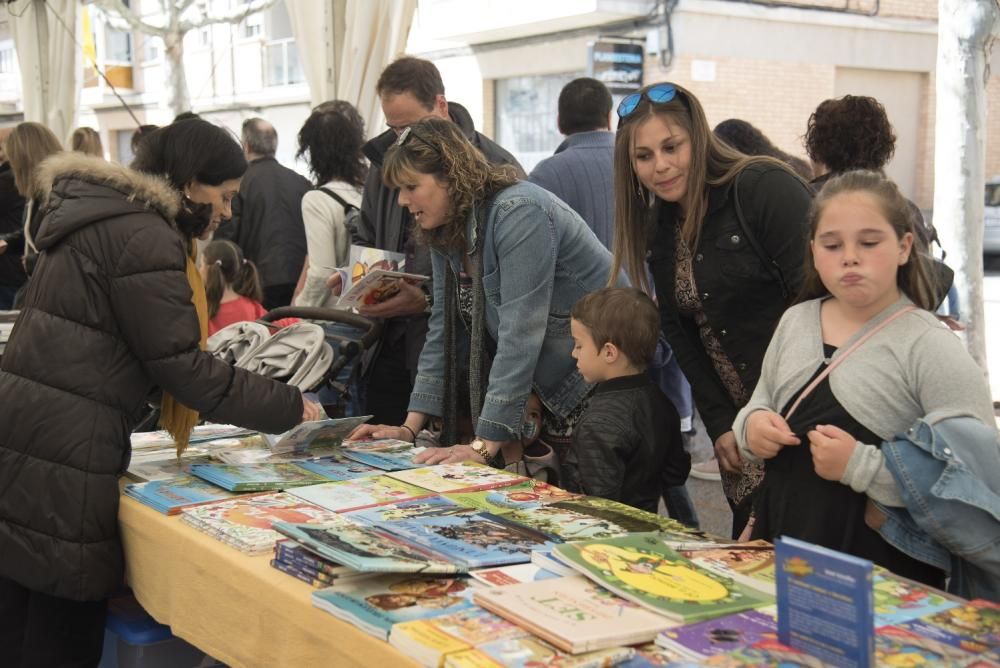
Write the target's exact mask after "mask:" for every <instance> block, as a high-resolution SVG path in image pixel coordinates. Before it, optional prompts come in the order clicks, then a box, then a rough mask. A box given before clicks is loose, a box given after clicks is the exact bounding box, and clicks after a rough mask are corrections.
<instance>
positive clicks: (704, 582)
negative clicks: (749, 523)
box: [552, 533, 774, 623]
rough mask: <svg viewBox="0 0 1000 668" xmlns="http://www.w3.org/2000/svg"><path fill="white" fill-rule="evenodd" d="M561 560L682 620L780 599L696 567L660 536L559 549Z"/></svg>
mask: <svg viewBox="0 0 1000 668" xmlns="http://www.w3.org/2000/svg"><path fill="white" fill-rule="evenodd" d="M552 554H553V555H555V556H556V558H558V559H559V560H560V561H562V562H563V563H565V564H566V565H567V566H570V567H572V568H574V569H576V570H577V571H579V572H581V573H583V574H584V575H586V576H587V577H588V578H590V579H591V580H593V581H594V582H596V583H598V584H599V585H601V586H603V587H605V588H607V589H610V590H611V591H613V592H614V593H616V594H618V595H619V596H621V597H622V598H626V599H628V600H630V601H634V602H635V603H638V604H639V605H642V606H644V607H646V608H648V609H650V610H652V611H653V612H657V613H659V614H661V615H663V616H664V617H668V618H670V619H673V620H676V621H679V622H685V623H690V622H697V621H701V620H704V619H711V618H714V617H721V616H722V615H728V614H731V613H734V612H741V611H743V610H749V609H751V608H757V607H760V606H762V605H769V604H772V603H774V598H773V597H771V596H768V595H767V594H763V593H761V592H757V591H754V590H753V589H751V588H750V587H746V586H744V585H742V584H740V583H738V582H735V581H734V580H733V579H732V578H728V577H725V576H723V575H720V574H718V573H713V572H711V571H708V570H705V569H703V568H700V567H699V566H696V565H695V564H693V563H691V562H690V561H688V560H687V559H685V558H684V557H682V556H681V555H680V554H678V553H677V552H675V551H674V550H672V549H670V548H669V547H667V545H666V544H665V543H664V542H663V540H662V539H661V538H660V534H657V533H635V534H629V535H627V536H619V537H617V538H605V539H599V540H590V541H581V542H576V543H565V544H563V545H556V546H555V547H554V548H553V549H552Z"/></svg>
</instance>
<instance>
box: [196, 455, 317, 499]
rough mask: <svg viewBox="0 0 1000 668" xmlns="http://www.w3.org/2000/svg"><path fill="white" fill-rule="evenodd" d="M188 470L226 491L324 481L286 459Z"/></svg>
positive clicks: (249, 490) (206, 465)
mask: <svg viewBox="0 0 1000 668" xmlns="http://www.w3.org/2000/svg"><path fill="white" fill-rule="evenodd" d="M191 474H192V475H196V476H198V477H199V478H201V479H203V480H207V481H208V482H210V483H212V484H214V485H218V486H219V487H221V488H223V489H227V490H229V491H230V492H265V491H274V490H280V489H290V488H292V487H301V486H303V485H315V484H316V483H319V482H325V481H326V478H324V477H323V476H321V475H319V474H317V473H313V472H312V471H307V470H306V469H304V468H302V467H301V466H298V465H297V464H292V463H288V462H281V463H277V464H194V465H192V466H191Z"/></svg>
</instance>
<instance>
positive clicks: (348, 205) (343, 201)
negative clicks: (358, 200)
mask: <svg viewBox="0 0 1000 668" xmlns="http://www.w3.org/2000/svg"><path fill="white" fill-rule="evenodd" d="M316 190H319V191H321V192H323V193H326V194H327V195H329V196H330V197H332V198H333V199H335V200H337V202H339V203H340V206H342V207H344V213H350V212H351V210H352V209H357V208H358V207H356V206H354V205H353V204H351V203H350V202H348V201H347V200H346V199H344V198H343V197H341V196H340V195H338V194H337V193H335V192H333V191H332V190H330V189H329V188H327V187H326V186H320V187H319V188H316Z"/></svg>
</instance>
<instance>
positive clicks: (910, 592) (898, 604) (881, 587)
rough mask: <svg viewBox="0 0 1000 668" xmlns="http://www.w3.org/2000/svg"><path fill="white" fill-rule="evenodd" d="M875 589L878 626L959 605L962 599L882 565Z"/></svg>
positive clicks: (875, 578)
mask: <svg viewBox="0 0 1000 668" xmlns="http://www.w3.org/2000/svg"><path fill="white" fill-rule="evenodd" d="M872 589H873V591H874V595H875V628H878V627H880V626H892V625H895V624H902V623H903V622H908V621H911V620H914V619H917V618H918V617H924V616H925V615H931V614H934V613H936V612H943V611H945V610H949V609H951V608H954V607H955V606H957V605H958V604H959V601H958V600H956V599H954V598H953V597H952V596H951V595H949V594H946V593H944V592H943V591H940V590H938V589H935V588H933V587H930V586H928V585H925V584H921V583H919V582H914V581H913V580H907V579H906V578H904V577H901V576H899V575H896V574H895V573H890V572H889V571H887V570H885V569H884V568H879V567H876V568H875V577H874V578H873V582H872Z"/></svg>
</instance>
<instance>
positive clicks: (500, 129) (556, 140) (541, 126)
mask: <svg viewBox="0 0 1000 668" xmlns="http://www.w3.org/2000/svg"><path fill="white" fill-rule="evenodd" d="M582 76H584V74H583V72H567V73H565V74H547V75H541V76H529V77H513V78H511V79H498V80H497V81H496V128H497V130H496V135H497V143H499V144H500V145H501V146H503V147H504V148H506V149H507V150H508V151H510V152H511V153H513V154H514V157H515V158H517V160H518V162H520V163H521V166H522V167H524V169H525V171H528V172H530V171H531V170H532V168H534V166H535V165H536V164H538V163H539V162H540V161H541V160H542V159H544V158H547V157H549V156H550V155H552V152H553V151H555V150H556V148H557V147H558V146H559V144H560V143H561V142H562V140H563V136H562V135H561V134H559V129H558V128H557V127H556V116H557V115H558V113H559V91H561V90H562V88H563V86H565V85H566V84H568V83H569V82H570V81H572V80H573V79H576V78H577V77H582Z"/></svg>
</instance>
